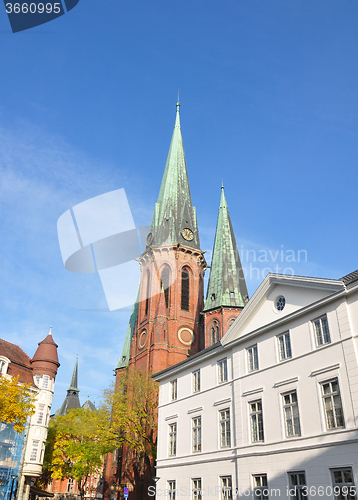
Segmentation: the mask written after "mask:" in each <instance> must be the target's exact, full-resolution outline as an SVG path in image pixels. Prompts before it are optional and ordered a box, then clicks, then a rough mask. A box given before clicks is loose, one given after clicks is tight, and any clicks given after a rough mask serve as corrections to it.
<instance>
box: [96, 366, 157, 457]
mask: <svg viewBox="0 0 358 500" xmlns="http://www.w3.org/2000/svg"><path fill="white" fill-rule="evenodd" d="M105 402H106V404H107V407H108V408H111V409H112V420H111V429H112V432H113V434H115V435H117V436H118V446H121V445H123V444H127V445H128V446H129V447H130V448H131V449H133V450H135V451H136V452H137V453H138V454H144V455H146V456H147V457H148V458H149V460H151V461H153V460H155V452H156V431H157V414H158V384H157V383H156V382H154V381H153V379H152V378H151V377H150V375H149V374H147V373H142V372H139V371H138V370H133V369H130V368H127V369H126V370H123V372H122V373H120V374H119V375H118V377H117V387H116V388H115V389H113V390H112V391H111V390H108V391H106V393H105Z"/></svg>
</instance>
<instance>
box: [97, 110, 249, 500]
mask: <svg viewBox="0 0 358 500" xmlns="http://www.w3.org/2000/svg"><path fill="white" fill-rule="evenodd" d="M179 110H180V104H179V103H177V111H176V119H175V126H174V131H173V136H172V140H171V144H170V148H169V154H168V158H167V162H166V165H165V170H164V175H163V179H162V184H161V187H160V191H159V196H158V201H157V203H156V205H155V208H154V213H153V218H152V222H151V227H150V231H149V233H148V235H147V239H146V248H145V251H144V252H143V254H142V255H141V256H140V257H139V259H138V261H139V264H140V266H141V278H140V284H139V288H138V294H137V298H136V302H135V304H134V306H133V310H132V313H131V316H130V320H129V324H128V328H127V332H126V336H125V341H124V345H123V350H122V356H121V358H120V360H119V362H118V365H117V367H116V369H115V371H116V374H117V375H119V374H120V373H121V372H122V370H123V369H124V368H126V367H128V366H129V367H134V368H135V369H139V370H141V371H144V372H147V373H156V372H159V371H161V370H164V369H165V368H168V367H169V366H172V365H174V364H176V363H178V362H180V361H183V360H184V359H186V358H187V357H188V356H190V355H193V354H195V353H197V352H199V351H201V350H203V349H205V348H206V347H208V346H210V345H211V344H212V343H216V342H218V341H219V340H220V339H221V338H222V336H223V335H224V334H225V333H226V331H227V329H228V328H229V327H230V326H231V324H232V322H233V321H234V320H235V318H236V317H237V316H238V315H239V314H240V312H241V311H242V309H243V308H244V306H245V304H246V302H247V300H248V295H247V288H246V284H245V279H244V275H243V271H242V267H241V262H240V257H239V253H238V250H237V245H236V241H235V236H234V232H233V228H232V225H231V220H230V215H229V210H228V206H227V203H226V198H225V194H224V188H223V187H222V192H221V201H220V208H219V216H218V221H217V227H216V235H215V244H214V251H213V258H212V263H211V270H210V279H209V285H208V292H207V299H206V301H205V303H204V273H205V270H206V269H207V268H208V266H207V264H206V261H205V258H204V252H203V251H202V250H201V249H200V242H199V232H198V224H197V218H196V210H195V207H193V205H192V201H191V195H190V188H189V180H188V174H187V169H186V162H185V154H184V147H183V140H182V135H181V129H180V111H179ZM131 451H132V450H129V449H128V447H127V446H124V447H123V448H121V449H118V450H117V451H116V452H115V453H110V454H108V456H107V458H106V465H105V474H104V476H105V485H104V497H105V499H108V498H110V499H111V500H114V499H119V493H118V494H117V493H116V492H117V489H116V487H117V486H118V484H120V485H121V486H124V485H125V484H127V485H128V483H126V481H127V480H128V466H127V461H128V457H130V454H131ZM153 465H154V464H153ZM129 469H130V467H129ZM144 484H147V485H148V484H149V485H150V484H153V483H152V478H151V476H150V475H148V474H147V473H146V474H145V475H144V476H143V477H142V478H141V479H140V480H139V481H138V484H137V488H135V489H134V490H133V491H130V500H144V499H146V498H149V497H148V496H147V494H146V493H145V488H144V486H143V485H144ZM116 485H117V486H116Z"/></svg>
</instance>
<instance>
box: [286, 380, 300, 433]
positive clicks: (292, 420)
mask: <svg viewBox="0 0 358 500" xmlns="http://www.w3.org/2000/svg"><path fill="white" fill-rule="evenodd" d="M281 397H282V409H283V420H284V424H285V436H286V437H287V438H292V437H299V436H301V422H300V413H299V409H298V398H297V391H296V389H293V390H291V391H287V392H284V393H283V394H281ZM287 398H288V401H287ZM295 398H296V401H295V400H294V399H295ZM297 422H298V423H297ZM290 427H291V429H292V433H291V434H290Z"/></svg>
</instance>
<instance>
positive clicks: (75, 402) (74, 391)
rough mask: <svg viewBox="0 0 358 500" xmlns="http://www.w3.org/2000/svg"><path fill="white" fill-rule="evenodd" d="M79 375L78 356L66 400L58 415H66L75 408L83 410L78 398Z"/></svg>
mask: <svg viewBox="0 0 358 500" xmlns="http://www.w3.org/2000/svg"><path fill="white" fill-rule="evenodd" d="M77 374H78V356H77V358H76V364H75V367H74V369H73V374H72V379H71V384H70V387H69V388H68V389H67V394H66V398H65V400H64V402H63V403H62V406H61V409H60V411H58V412H56V415H66V414H67V413H68V412H69V411H70V410H72V409H73V408H81V404H80V398H79V397H78V393H79V392H80V391H79V389H78V387H77Z"/></svg>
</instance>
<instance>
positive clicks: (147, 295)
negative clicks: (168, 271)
mask: <svg viewBox="0 0 358 500" xmlns="http://www.w3.org/2000/svg"><path fill="white" fill-rule="evenodd" d="M149 290H150V272H149V269H147V293H146V296H145V315H146V316H147V314H148V311H149Z"/></svg>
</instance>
